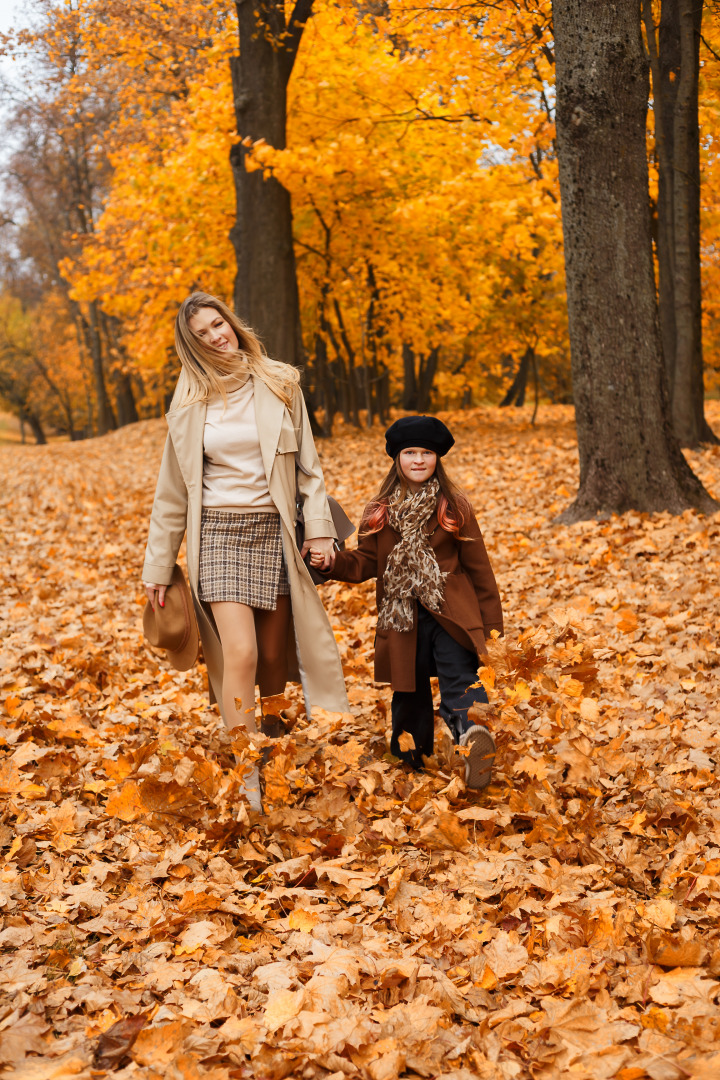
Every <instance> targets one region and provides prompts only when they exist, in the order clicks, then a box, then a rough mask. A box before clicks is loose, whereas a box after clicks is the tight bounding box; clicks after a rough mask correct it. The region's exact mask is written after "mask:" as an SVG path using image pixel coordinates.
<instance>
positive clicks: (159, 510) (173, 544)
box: [142, 435, 188, 585]
mask: <svg viewBox="0 0 720 1080" xmlns="http://www.w3.org/2000/svg"><path fill="white" fill-rule="evenodd" d="M187 504H188V494H187V488H186V486H185V481H184V480H183V477H182V473H181V472H180V466H179V465H178V460H177V456H176V454H175V448H174V446H173V444H172V439H171V438H170V436H169V435H168V437H167V440H166V442H165V451H164V453H163V457H162V462H161V464H160V473H159V475H158V481H157V487H156V488H155V500H154V502H153V508H152V514H151V515H150V529H149V533H148V542H147V547H146V549H145V563H144V565H143V571H142V579H143V581H148V582H151V583H152V584H153V585H169V584H170V579H171V578H172V572H173V567H174V566H175V563H176V562H177V555H178V551H179V550H180V545H181V544H182V540H183V536H184V535H185V529H186V527H187Z"/></svg>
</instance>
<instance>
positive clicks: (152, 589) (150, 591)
mask: <svg viewBox="0 0 720 1080" xmlns="http://www.w3.org/2000/svg"><path fill="white" fill-rule="evenodd" d="M143 585H144V586H145V592H146V593H147V598H148V600H149V601H150V607H151V608H152V609H153V611H154V610H155V594H156V593H157V599H158V601H159V603H160V607H165V590H166V589H167V585H152V584H151V583H150V582H149V581H143Z"/></svg>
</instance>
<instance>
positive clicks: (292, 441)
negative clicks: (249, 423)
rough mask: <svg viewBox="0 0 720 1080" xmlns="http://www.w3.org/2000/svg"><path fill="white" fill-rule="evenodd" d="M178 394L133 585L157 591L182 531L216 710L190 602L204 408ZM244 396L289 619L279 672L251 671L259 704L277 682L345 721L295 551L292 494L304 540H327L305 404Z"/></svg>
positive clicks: (214, 640)
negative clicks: (276, 535) (275, 531)
mask: <svg viewBox="0 0 720 1080" xmlns="http://www.w3.org/2000/svg"><path fill="white" fill-rule="evenodd" d="M181 378H182V377H181ZM180 390H181V385H180V384H179V385H178V390H177V391H176V393H175V397H174V398H173V402H172V404H171V406H170V411H169V412H168V413H167V416H166V419H167V424H168V429H169V433H168V437H167V441H166V443H165V452H164V454H163V458H162V463H161V465H160V474H159V476H158V482H157V488H156V491H155V501H154V503H153V508H152V515H151V518H150V530H149V536H148V542H147V549H146V551H145V563H144V566H143V571H142V577H143V581H151V582H153V584H156V585H167V584H168V583H169V581H170V577H171V575H172V571H173V567H174V565H175V562H176V560H177V554H178V551H179V550H180V545H181V543H182V539H183V536H184V535H185V533H186V532H187V563H188V577H189V579H190V588H191V590H192V595H193V601H194V604H195V612H196V615H197V620H198V628H199V630H200V638H201V641H202V646H203V655H204V657H205V662H206V664H207V669H208V682H209V688H210V697H211V700H216V701H217V702H218V703H219V702H221V701H222V695H221V690H222V679H223V657H222V648H221V646H220V638H219V636H218V632H217V628H216V626H215V621H214V619H213V616H212V611H211V609H210V605H209V604H204V603H203V602H202V601H201V600H200V598H199V596H198V576H199V568H200V517H201V513H202V480H203V432H204V427H205V413H206V405H205V403H204V402H196V403H195V404H194V405H187V406H185V407H184V408H175V407H174V405H175V401H176V399H177V398H178V393H179V391H180ZM253 391H254V398H255V417H256V419H257V426H258V433H259V436H260V451H261V454H262V459H263V463H264V465H265V473H266V475H267V480H268V487H269V489H270V495H271V497H272V500H273V502H274V503H275V506H276V507H277V509H278V511H279V514H280V519H281V522H282V542H283V552H284V555H285V562H286V565H287V571H288V578H289V581H290V600H291V606H292V613H293V618H292V620H291V624H290V633H289V638H288V650H287V651H288V668H287V670H283V671H282V672H263V671H262V670H260V669H259V671H258V682H259V685H260V692H261V693H262V694H263V696H266V695H268V694H280V693H282V691H283V689H284V687H285V678H286V676H287V677H288V678H290V679H292V680H293V681H299V682H301V683H302V687H303V692H304V694H305V703H306V708H307V709H308V711H310V709H311V707H312V706H318V707H319V708H323V709H329V710H331V711H333V712H347V711H349V706H348V700H347V694H346V692H345V681H344V678H343V673H342V665H341V663H340V657H339V655H338V650H337V644H336V642H335V636H334V634H333V632H332V628H331V627H330V623H329V621H328V617H327V614H326V612H325V608H324V607H323V604H322V601H321V599H320V597H319V595H318V592H317V589H316V588H315V585H314V584H313V581H312V579H311V577H310V574H309V573H308V570H307V567H306V566H305V563H304V562H303V560H302V559H301V558H300V552H299V551H298V549H297V545H296V542H295V522H296V517H297V509H296V490H297V493H298V495H299V498H300V502H301V505H302V508H303V515H304V518H305V537H306V539H308V540H313V539H315V538H317V537H320V536H335V535H336V533H335V526H334V525H333V521H332V517H331V515H330V509H329V507H328V502H327V496H326V493H325V483H324V481H323V475H322V469H321V466H320V462H319V460H318V456H317V451H316V449H315V444H314V442H313V437H312V432H311V430H310V423H309V421H308V416H307V411H306V409H305V402H304V401H303V397H302V394H301V392H300V390H299V389H298V390H296V391H295V392H294V394H293V400H292V403H291V406H290V408H289V409H288V408H286V407H285V405H283V403H282V401H280V399H279V398H278V397H276V396H275V394H273V392H272V391H271V390H270V389H269V388H268V387H267V386H266V385H265V383H264V382H262V380H260V379H255V378H253ZM296 477H297V481H296ZM296 484H297V488H296Z"/></svg>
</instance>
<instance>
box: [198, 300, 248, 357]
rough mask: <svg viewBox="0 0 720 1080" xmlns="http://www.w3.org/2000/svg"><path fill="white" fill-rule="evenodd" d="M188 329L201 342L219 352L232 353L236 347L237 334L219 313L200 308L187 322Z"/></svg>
mask: <svg viewBox="0 0 720 1080" xmlns="http://www.w3.org/2000/svg"><path fill="white" fill-rule="evenodd" d="M189 324H190V329H191V330H192V332H193V334H196V335H197V336H198V337H199V338H200V339H201V341H204V342H205V343H206V344H207V345H209V346H210V347H211V348H213V349H219V350H220V351H221V352H234V351H236V350H237V347H238V339H237V334H236V333H235V331H234V330H233V328H232V326H231V325H230V323H229V322H226V321H225V319H224V318H223V316H222V315H221V314H220V312H219V311H216V310H215V308H211V307H202V308H199V309H198V311H197V312H196V313H195V314H194V315H193V317H192V319H190V320H189Z"/></svg>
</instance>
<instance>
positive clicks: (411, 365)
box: [402, 344, 418, 410]
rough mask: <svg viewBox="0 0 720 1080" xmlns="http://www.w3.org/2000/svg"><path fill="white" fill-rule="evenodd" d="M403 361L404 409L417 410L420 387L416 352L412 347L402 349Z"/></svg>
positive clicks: (404, 346)
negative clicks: (416, 367) (416, 370)
mask: <svg viewBox="0 0 720 1080" xmlns="http://www.w3.org/2000/svg"><path fill="white" fill-rule="evenodd" d="M402 360H403V396H402V407H403V409H408V410H410V409H417V402H418V387H417V377H416V375H415V350H414V349H413V348H411V346H410V345H407V344H404V345H403V347H402Z"/></svg>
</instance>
